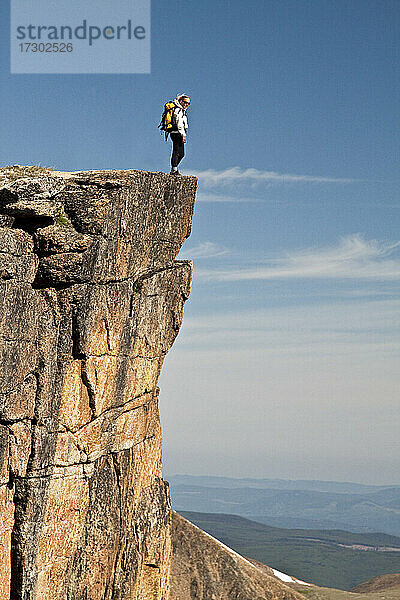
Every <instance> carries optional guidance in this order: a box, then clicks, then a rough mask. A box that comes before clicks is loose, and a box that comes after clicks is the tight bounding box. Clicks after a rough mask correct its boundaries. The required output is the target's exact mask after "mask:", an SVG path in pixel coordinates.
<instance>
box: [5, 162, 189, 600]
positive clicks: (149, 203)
mask: <svg viewBox="0 0 400 600" xmlns="http://www.w3.org/2000/svg"><path fill="white" fill-rule="evenodd" d="M195 188H196V180H195V179H194V178H192V177H179V178H172V177H170V176H168V175H164V174H161V173H147V172H142V171H127V172H123V171H108V172H107V171H104V172H86V173H75V174H71V175H69V176H68V175H66V174H65V175H64V176H60V175H57V174H56V173H54V174H52V175H44V176H40V177H36V178H19V179H16V180H13V181H11V180H10V181H7V180H6V181H4V180H3V182H2V185H1V189H0V226H1V227H0V321H1V324H0V513H1V519H0V561H1V563H0V564H1V565H2V569H1V571H0V600H9V599H12V600H39V599H44V598H46V600H61V599H62V600H100V599H101V600H114V599H121V600H131V599H135V600H139V599H140V600H153V599H157V600H158V599H160V600H161V599H163V600H164V599H167V598H168V591H169V568H170V554H171V542H170V525H171V508H170V499H169V491H168V485H167V484H166V482H164V481H163V480H162V478H161V432H160V420H159V413H158V399H157V397H158V388H157V381H158V377H159V374H160V369H161V366H162V362H163V359H164V356H165V354H166V353H167V352H168V350H169V348H170V347H171V345H172V343H173V341H174V339H175V337H176V335H177V333H178V331H179V328H180V325H181V322H182V313H183V305H184V302H185V300H186V299H187V298H188V295H189V292H190V283H191V264H190V263H188V262H185V261H174V259H175V257H176V255H177V253H178V251H179V248H180V246H181V245H182V243H183V241H184V240H185V239H186V237H187V236H188V235H189V233H190V224H191V217H192V212H193V204H194V197H195Z"/></svg>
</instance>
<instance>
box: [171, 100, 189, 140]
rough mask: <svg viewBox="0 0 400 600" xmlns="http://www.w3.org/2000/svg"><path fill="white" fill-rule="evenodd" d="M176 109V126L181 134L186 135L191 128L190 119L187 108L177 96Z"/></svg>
mask: <svg viewBox="0 0 400 600" xmlns="http://www.w3.org/2000/svg"><path fill="white" fill-rule="evenodd" d="M174 103H175V106H176V108H175V110H174V118H175V123H176V128H177V130H178V132H179V133H180V134H181V135H183V136H184V135H186V132H187V130H188V129H189V125H188V120H187V116H186V111H185V109H184V108H183V107H182V106H181V104H180V102H179V100H177V99H176V98H175V100H174Z"/></svg>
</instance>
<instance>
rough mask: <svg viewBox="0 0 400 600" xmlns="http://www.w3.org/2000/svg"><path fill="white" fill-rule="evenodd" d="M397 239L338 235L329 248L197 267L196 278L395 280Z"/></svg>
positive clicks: (399, 271)
mask: <svg viewBox="0 0 400 600" xmlns="http://www.w3.org/2000/svg"><path fill="white" fill-rule="evenodd" d="M399 246H400V242H396V243H394V244H393V243H392V244H388V243H380V242H378V241H377V240H366V239H364V238H363V236H361V235H360V234H354V235H351V236H347V237H344V238H341V240H340V241H339V243H338V244H337V245H336V246H334V247H329V248H311V249H306V250H301V251H298V252H295V253H287V254H286V255H285V256H283V257H280V258H271V259H267V260H264V261H263V262H262V263H261V264H258V265H257V266H245V267H243V268H238V267H232V268H230V269H219V270H212V269H206V270H205V269H204V270H202V269H198V270H197V278H201V279H202V280H209V281H245V280H257V279H258V280H263V279H264V280H272V279H326V278H329V279H353V280H360V279H361V280H398V279H400V258H399V257H398V256H394V255H395V252H396V249H398V248H399Z"/></svg>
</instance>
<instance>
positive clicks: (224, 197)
mask: <svg viewBox="0 0 400 600" xmlns="http://www.w3.org/2000/svg"><path fill="white" fill-rule="evenodd" d="M196 202H234V203H237V202H261V198H256V197H254V198H251V197H250V196H232V195H228V194H212V193H208V194H207V193H206V194H205V193H204V192H201V191H200V192H199V193H198V194H196Z"/></svg>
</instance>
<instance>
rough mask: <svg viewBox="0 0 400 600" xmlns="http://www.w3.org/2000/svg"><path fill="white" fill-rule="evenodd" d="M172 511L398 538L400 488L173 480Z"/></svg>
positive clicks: (180, 477) (218, 479) (176, 477)
mask: <svg viewBox="0 0 400 600" xmlns="http://www.w3.org/2000/svg"><path fill="white" fill-rule="evenodd" d="M167 479H168V481H169V482H170V486H171V495H172V501H173V507H174V509H175V510H177V511H195V512H207V513H230V514H235V515H240V516H243V517H246V518H249V519H252V520H254V521H258V522H261V523H265V524H267V525H272V526H276V527H284V528H285V527H286V528H302V529H344V530H347V531H352V532H383V533H387V534H389V535H400V486H371V485H362V484H357V483H340V482H334V481H332V482H331V481H287V480H280V479H234V478H229V477H212V476H206V477H202V476H191V475H173V476H169V477H167Z"/></svg>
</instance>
